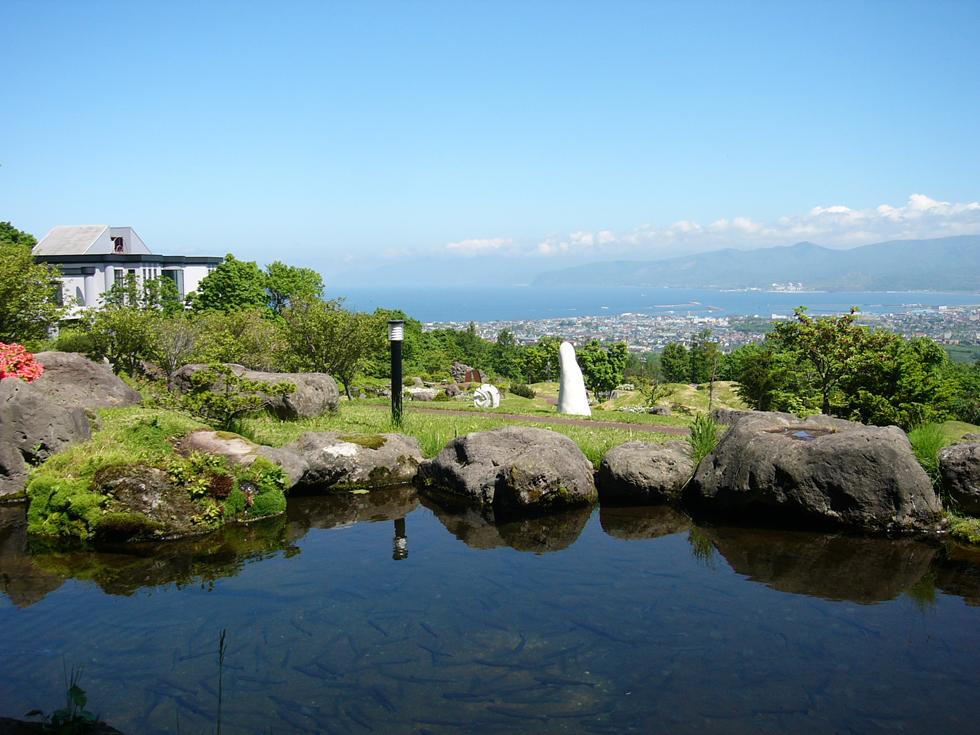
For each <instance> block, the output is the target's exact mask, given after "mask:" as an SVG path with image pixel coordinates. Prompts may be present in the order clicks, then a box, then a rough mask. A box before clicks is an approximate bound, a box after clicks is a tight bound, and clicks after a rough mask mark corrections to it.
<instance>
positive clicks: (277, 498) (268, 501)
mask: <svg viewBox="0 0 980 735" xmlns="http://www.w3.org/2000/svg"><path fill="white" fill-rule="evenodd" d="M285 511H286V496H285V495H283V494H282V492H281V491H279V490H273V491H270V492H267V493H262V494H261V495H256V496H255V500H253V501H252V509H251V512H250V513H249V515H250V516H251V517H252V518H263V517H265V516H274V515H279V514H280V513H284V512H285Z"/></svg>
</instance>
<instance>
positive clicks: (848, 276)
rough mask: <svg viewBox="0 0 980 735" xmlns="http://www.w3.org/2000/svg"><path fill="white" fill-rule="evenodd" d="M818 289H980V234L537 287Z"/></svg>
mask: <svg viewBox="0 0 980 735" xmlns="http://www.w3.org/2000/svg"><path fill="white" fill-rule="evenodd" d="M787 283H794V284H796V283H802V284H803V288H804V289H806V290H816V291H949V292H954V291H967V292H980V235H959V236H956V237H943V238H939V239H935V240H891V241H889V242H880V243H875V244H873V245H862V246H861V247H856V248H851V249H849V250H835V249H831V248H825V247H821V246H820V245H815V244H813V243H812V242H799V243H796V244H795V245H786V246H780V247H773V248H760V249H757V250H735V249H732V248H728V249H725V250H715V251H712V252H708V253H699V254H697V255H686V256H682V257H677V258H666V259H664V260H652V261H643V260H619V261H606V262H597V263H589V264H586V265H580V266H576V267H572V268H563V269H561V270H553V271H546V272H544V273H541V274H539V275H538V276H537V277H536V278H535V279H534V284H533V285H535V286H675V287H687V288H722V289H729V288H731V289H739V288H762V289H769V288H772V286H773V284H780V285H785V284H787Z"/></svg>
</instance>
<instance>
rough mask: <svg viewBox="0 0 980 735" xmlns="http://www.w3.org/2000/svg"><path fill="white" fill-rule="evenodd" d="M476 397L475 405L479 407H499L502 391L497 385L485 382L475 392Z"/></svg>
mask: <svg viewBox="0 0 980 735" xmlns="http://www.w3.org/2000/svg"><path fill="white" fill-rule="evenodd" d="M474 395H475V396H476V399H475V400H474V401H473V405H475V406H476V407H477V408H498V407H499V406H500V391H499V390H497V388H496V386H493V385H490V384H489V383H484V384H483V385H481V386H480V387H479V388H477V389H476V392H475V393H474Z"/></svg>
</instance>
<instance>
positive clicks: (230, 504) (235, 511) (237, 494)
mask: <svg viewBox="0 0 980 735" xmlns="http://www.w3.org/2000/svg"><path fill="white" fill-rule="evenodd" d="M223 506H224V509H225V515H226V516H228V517H229V518H233V517H235V516H240V515H241V514H242V513H244V512H245V506H246V499H245V493H243V492H242V491H241V490H232V492H231V495H229V496H228V499H227V500H225V502H224V503H223Z"/></svg>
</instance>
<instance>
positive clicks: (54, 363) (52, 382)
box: [31, 352, 143, 409]
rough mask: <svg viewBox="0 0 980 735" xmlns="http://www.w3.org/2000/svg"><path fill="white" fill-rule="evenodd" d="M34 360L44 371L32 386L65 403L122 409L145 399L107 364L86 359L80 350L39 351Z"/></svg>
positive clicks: (68, 404) (54, 399) (65, 404)
mask: <svg viewBox="0 0 980 735" xmlns="http://www.w3.org/2000/svg"><path fill="white" fill-rule="evenodd" d="M34 359H35V360H36V361H37V362H39V363H41V364H42V365H44V373H43V374H42V375H41V377H39V378H38V379H37V380H35V381H34V382H33V383H31V385H33V386H34V388H35V389H36V390H38V391H40V392H41V393H43V394H44V395H46V396H48V397H49V398H50V399H51V400H53V401H55V402H57V403H60V404H61V405H63V406H70V407H75V406H81V407H82V408H90V409H95V408H119V407H120V406H132V405H134V404H137V403H139V402H140V401H142V400H143V396H141V395H140V393H139V391H137V390H135V389H133V388H131V387H130V386H128V385H126V383H125V382H123V380H122V379H121V378H120V377H119V376H118V375H115V374H113V372H112V371H111V370H110V369H109V368H107V367H106V366H105V365H99V364H98V363H94V362H92V361H91V360H87V359H85V358H84V357H82V356H81V355H79V354H78V353H77V352H39V353H38V354H36V355H35V356H34Z"/></svg>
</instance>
